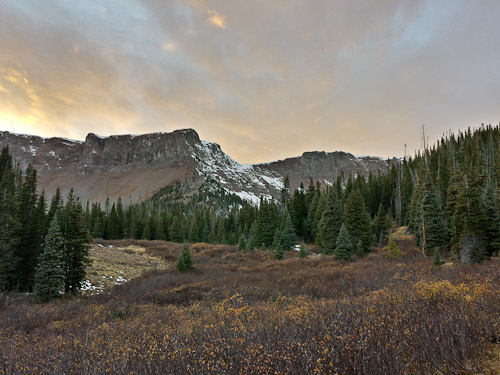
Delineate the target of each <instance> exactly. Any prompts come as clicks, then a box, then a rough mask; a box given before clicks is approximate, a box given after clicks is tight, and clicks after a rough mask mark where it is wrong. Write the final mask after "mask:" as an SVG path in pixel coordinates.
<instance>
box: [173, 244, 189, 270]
mask: <svg viewBox="0 0 500 375" xmlns="http://www.w3.org/2000/svg"><path fill="white" fill-rule="evenodd" d="M191 268H193V259H192V258H191V252H190V251H189V245H188V244H187V243H186V244H184V246H183V247H182V252H181V255H180V256H179V259H178V260H177V271H179V272H180V273H183V272H186V271H188V270H190V269H191Z"/></svg>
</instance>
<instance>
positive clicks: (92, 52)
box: [0, 0, 500, 162]
mask: <svg viewBox="0 0 500 375" xmlns="http://www.w3.org/2000/svg"><path fill="white" fill-rule="evenodd" d="M499 11H500V4H499V3H498V2H496V1H488V0H482V1H481V2H480V4H479V3H472V2H467V1H453V0H444V1H440V2H435V1H420V2H415V1H410V0H407V1H398V0H393V1H390V0H384V1H377V2H369V3H361V2H352V1H340V0H336V1H331V0H317V1H313V2H311V1H302V0H276V1H272V2H269V1H264V0H256V1H251V2H248V1H227V0H226V1H223V0H214V1H208V0H207V1H204V0H184V1H183V0H172V1H168V2H166V1H161V0H145V1H140V2H138V1H131V0H130V1H122V2H120V4H117V3H116V2H115V1H112V0H107V1H104V0H102V1H79V2H70V1H64V0H59V1H55V0H53V1H47V2H39V1H35V0H27V1H23V2H17V1H14V0H6V1H2V2H1V3H0V50H1V51H2V53H1V54H0V128H2V130H11V125H10V123H11V121H13V122H15V124H16V125H15V126H16V130H18V131H25V132H29V133H36V134H41V135H45V136H53V135H63V136H68V137H73V138H80V139H82V138H83V137H84V136H85V134H86V133H87V132H89V131H93V132H96V133H101V134H105V135H106V134H116V133H128V132H130V133H141V132H150V131H171V130H174V129H177V128H182V127H193V128H195V129H197V130H198V132H199V133H200V136H201V137H202V138H204V139H207V140H211V141H215V142H218V143H220V144H221V146H222V147H223V149H224V150H225V151H226V152H228V153H229V154H230V155H232V156H233V157H235V158H236V159H237V160H239V161H241V162H261V161H269V160H273V159H278V158H284V157H286V156H292V155H298V154H301V153H302V152H303V151H306V150H314V149H321V150H327V151H333V150H346V151H350V152H353V153H356V154H377V155H381V156H384V157H385V156H392V155H401V154H402V152H403V151H402V150H403V145H404V144H408V149H409V150H410V151H413V150H414V149H416V148H418V147H420V124H421V123H425V124H426V126H427V129H428V134H429V137H430V139H431V140H435V139H437V137H439V136H440V135H441V134H442V133H443V132H445V131H447V130H448V129H453V130H456V129H458V128H462V129H463V128H465V127H467V126H475V125H479V124H480V123H481V122H485V123H498V121H499V119H500V109H499V108H498V102H499V97H498V96H499V95H498V87H499V83H500V73H499V70H498V67H497V65H498V61H500V50H499V49H498V48H497V43H498V40H500V26H498V22H497V20H496V19H495V18H496V15H497V14H498V13H499Z"/></svg>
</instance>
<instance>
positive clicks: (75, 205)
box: [58, 189, 92, 294]
mask: <svg viewBox="0 0 500 375" xmlns="http://www.w3.org/2000/svg"><path fill="white" fill-rule="evenodd" d="M58 220H59V224H60V226H61V233H62V235H63V238H64V263H65V267H66V275H65V286H64V288H65V291H66V292H71V293H73V294H77V293H78V291H79V289H80V283H81V282H82V281H84V280H85V276H86V271H87V268H88V267H89V266H90V265H91V264H92V260H91V259H90V256H89V250H90V246H89V243H90V241H91V237H90V233H89V231H88V228H87V224H86V222H85V216H84V214H83V209H82V205H81V204H80V201H79V200H78V198H77V197H76V196H75V194H74V191H73V189H71V190H70V192H69V193H68V196H67V197H66V205H65V206H64V209H62V210H61V215H60V216H59V218H58Z"/></svg>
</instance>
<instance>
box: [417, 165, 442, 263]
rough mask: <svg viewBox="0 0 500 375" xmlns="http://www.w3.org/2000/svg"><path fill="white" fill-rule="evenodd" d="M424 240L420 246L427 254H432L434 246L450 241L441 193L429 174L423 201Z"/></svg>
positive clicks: (440, 245) (422, 224) (422, 222)
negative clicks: (439, 193)
mask: <svg viewBox="0 0 500 375" xmlns="http://www.w3.org/2000/svg"><path fill="white" fill-rule="evenodd" d="M421 207H422V208H421V215H422V216H421V224H420V225H421V226H422V240H421V243H420V246H421V248H422V251H424V252H425V254H426V255H432V254H433V251H434V248H436V247H439V248H441V247H443V246H444V245H445V244H447V242H448V238H449V237H448V226H447V224H446V222H445V220H444V214H443V209H442V207H441V203H440V201H439V195H438V191H437V189H436V187H435V186H434V184H433V182H432V179H431V177H430V175H429V174H427V177H426V182H425V186H424V191H423V195H422V203H421Z"/></svg>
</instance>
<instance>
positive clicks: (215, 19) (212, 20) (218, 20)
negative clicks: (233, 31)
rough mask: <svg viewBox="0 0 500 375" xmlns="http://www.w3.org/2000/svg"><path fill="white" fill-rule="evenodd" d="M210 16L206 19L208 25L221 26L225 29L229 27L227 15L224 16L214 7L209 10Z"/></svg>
mask: <svg viewBox="0 0 500 375" xmlns="http://www.w3.org/2000/svg"><path fill="white" fill-rule="evenodd" d="M208 16H209V17H208V18H207V20H206V22H207V24H208V25H210V26H215V27H219V28H221V29H225V28H226V27H227V24H226V16H223V15H222V14H220V13H218V12H217V11H215V10H213V9H209V10H208Z"/></svg>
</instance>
